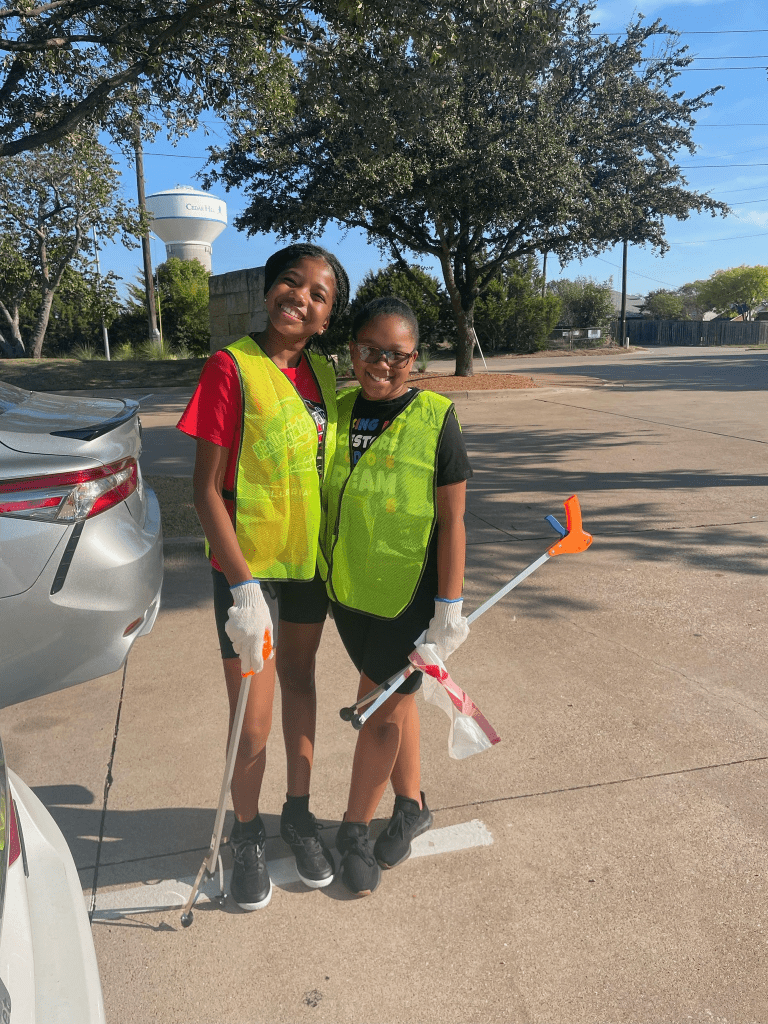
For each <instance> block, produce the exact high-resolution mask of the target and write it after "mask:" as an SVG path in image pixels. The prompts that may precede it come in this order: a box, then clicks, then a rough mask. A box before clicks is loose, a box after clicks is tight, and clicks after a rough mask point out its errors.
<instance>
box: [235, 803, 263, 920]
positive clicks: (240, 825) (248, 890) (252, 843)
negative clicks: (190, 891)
mask: <svg viewBox="0 0 768 1024" xmlns="http://www.w3.org/2000/svg"><path fill="white" fill-rule="evenodd" d="M266 842H267V833H266V832H265V831H264V823H263V822H262V820H261V816H260V815H258V814H257V815H256V817H255V818H254V819H253V820H252V821H238V820H237V819H235V824H234V825H233V826H232V832H231V833H230V836H229V845H230V846H231V847H232V857H233V859H234V865H233V867H232V881H231V882H230V886H229V891H230V893H231V895H232V899H233V900H234V901H235V903H236V904H237V905H238V907H242V909H243V910H261V908H262V907H266V905H267V904H268V903H269V901H270V900H271V899H272V879H271V878H270V877H269V872H268V871H267V857H266V853H265V846H266Z"/></svg>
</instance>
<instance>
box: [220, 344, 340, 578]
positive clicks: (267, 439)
mask: <svg viewBox="0 0 768 1024" xmlns="http://www.w3.org/2000/svg"><path fill="white" fill-rule="evenodd" d="M224 351H225V352H228V353H229V354H230V355H231V356H232V358H233V359H234V361H235V365H236V366H237V371H238V375H239V377H240V389H241V394H242V402H241V408H242V423H241V431H240V451H239V453H238V459H237V473H236V476H235V488H234V491H235V493H234V502H235V533H236V535H237V540H238V542H239V544H240V549H241V551H242V552H243V556H244V558H245V560H246V562H247V563H248V567H249V569H250V570H251V572H252V573H253V575H254V576H255V577H256V578H257V579H263V580H311V579H312V578H313V577H314V575H315V567H316V564H317V538H318V532H319V529H320V478H319V476H318V471H317V446H318V437H317V426H316V424H315V421H314V420H313V419H312V417H311V416H310V414H309V412H308V411H307V407H306V406H305V405H304V402H303V401H302V398H301V396H300V395H299V393H298V391H297V390H296V388H295V387H294V386H293V383H292V382H291V381H290V380H288V378H287V377H286V376H285V374H284V373H282V372H281V371H280V370H279V369H278V368H277V367H276V366H275V364H274V363H273V362H272V360H271V359H270V358H269V356H268V355H267V354H266V353H265V352H264V351H263V350H262V349H261V348H260V347H259V345H257V344H256V342H255V341H253V339H252V338H247V337H246V338H241V339H240V340H239V341H235V342H233V344H231V345H228V346H227V347H226V349H225V350H224ZM306 356H307V359H308V361H309V365H310V368H311V370H312V372H313V374H314V376H315V379H316V381H317V384H318V387H319V389H320V393H321V394H322V396H323V402H324V403H325V410H326V414H327V416H328V424H327V426H326V429H325V435H324V440H323V448H324V451H323V452H322V455H323V459H322V466H323V471H325V467H327V466H330V464H331V460H332V459H333V453H334V449H335V447H336V374H335V372H334V369H333V367H332V365H331V364H330V362H329V361H328V360H327V359H326V358H325V357H324V356H321V355H318V354H316V353H314V352H307V353H306Z"/></svg>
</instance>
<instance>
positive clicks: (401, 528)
mask: <svg viewBox="0 0 768 1024" xmlns="http://www.w3.org/2000/svg"><path fill="white" fill-rule="evenodd" d="M359 393H360V388H353V389H351V390H349V391H345V392H343V393H342V394H341V395H339V396H338V407H339V426H338V434H337V445H336V454H335V456H334V460H333V463H332V465H331V467H330V469H329V471H328V473H326V476H325V480H324V483H323V525H322V526H321V528H320V551H319V553H318V566H319V568H320V574H321V576H322V577H323V579H324V580H325V581H326V585H327V587H328V594H329V596H330V597H331V599H332V600H334V601H336V602H338V603H339V604H341V605H344V606H345V607H347V608H352V609H354V610H356V611H360V612H365V614H366V615H373V616H375V617H376V618H380V619H393V618H395V617H396V616H398V615H400V614H401V613H402V612H403V611H405V609H406V608H407V607H408V605H409V604H410V603H411V601H412V600H413V596H414V594H415V593H416V588H417V587H418V585H419V582H420V580H421V577H422V575H423V572H424V567H425V565H426V561H427V553H428V550H429V542H430V539H431V537H432V531H433V530H434V526H435V520H436V517H437V512H436V506H435V487H436V484H435V477H436V469H437V453H438V449H439V447H440V439H441V437H442V434H443V430H444V428H445V421H446V419H447V417H448V413H449V412H450V410H451V409H452V408H453V403H452V402H450V401H449V400H448V399H447V398H445V397H443V395H437V394H435V393H434V392H432V391H420V392H419V393H418V394H417V395H416V396H415V398H413V399H412V401H411V402H409V404H408V405H407V406H406V407H405V408H404V409H402V410H401V411H400V412H399V413H398V414H397V415H396V416H395V417H394V419H393V420H392V421H391V422H390V423H389V424H388V426H387V427H386V428H385V429H384V431H383V432H382V433H381V434H380V435H379V436H378V437H377V438H376V439H375V440H374V441H373V442H372V443H371V445H370V447H369V448H368V450H367V451H366V453H365V454H364V455H363V456H362V457H361V458H360V460H359V461H358V463H357V465H356V466H355V467H354V468H353V467H352V460H351V456H350V450H349V436H350V426H351V420H352V410H353V408H354V404H355V399H356V398H357V396H358V394H359Z"/></svg>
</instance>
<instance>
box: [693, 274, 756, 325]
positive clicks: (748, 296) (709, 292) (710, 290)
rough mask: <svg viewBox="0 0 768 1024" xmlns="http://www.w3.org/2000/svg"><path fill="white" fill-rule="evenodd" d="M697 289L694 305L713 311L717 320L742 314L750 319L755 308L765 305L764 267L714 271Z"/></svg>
mask: <svg viewBox="0 0 768 1024" xmlns="http://www.w3.org/2000/svg"><path fill="white" fill-rule="evenodd" d="M698 283H699V288H698V301H699V303H700V304H701V305H702V306H703V307H704V308H705V309H714V310H715V311H716V312H717V313H719V314H720V315H721V316H723V315H725V316H731V317H734V316H737V315H738V314H742V315H743V316H744V319H745V320H751V319H752V313H753V311H754V309H755V307H757V306H759V305H760V304H761V303H763V302H768V267H762V266H756V267H747V266H744V265H742V266H740V267H731V269H730V270H716V271H715V273H714V274H713V275H712V276H711V277H710V278H708V279H707V280H706V281H701V282H698Z"/></svg>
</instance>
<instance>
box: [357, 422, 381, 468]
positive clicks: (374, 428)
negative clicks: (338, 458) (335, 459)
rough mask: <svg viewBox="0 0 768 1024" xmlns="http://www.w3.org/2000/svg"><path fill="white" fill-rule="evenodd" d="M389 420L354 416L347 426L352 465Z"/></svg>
mask: <svg viewBox="0 0 768 1024" xmlns="http://www.w3.org/2000/svg"><path fill="white" fill-rule="evenodd" d="M389 423H390V421H389V420H382V419H373V418H370V417H365V416H357V417H355V418H354V419H353V420H352V422H351V423H350V426H349V446H350V451H351V455H352V465H353V466H356V465H357V464H358V462H359V461H360V459H361V458H362V457H363V455H365V453H366V452H367V451H368V449H369V448H370V446H371V444H372V443H373V442H374V441H375V440H376V438H377V437H378V436H379V435H380V434H381V433H382V432H383V431H384V430H385V429H386V428H387V427H388V426H389Z"/></svg>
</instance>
